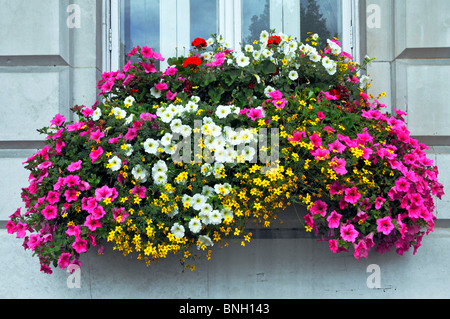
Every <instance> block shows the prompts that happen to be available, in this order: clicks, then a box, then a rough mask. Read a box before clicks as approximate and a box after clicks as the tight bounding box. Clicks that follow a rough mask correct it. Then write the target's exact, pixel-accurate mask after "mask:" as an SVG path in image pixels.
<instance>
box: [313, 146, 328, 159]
mask: <svg viewBox="0 0 450 319" xmlns="http://www.w3.org/2000/svg"><path fill="white" fill-rule="evenodd" d="M329 154H330V151H328V150H325V149H323V148H317V149H315V150H311V155H313V156H314V159H316V160H320V159H325V158H328V155H329Z"/></svg>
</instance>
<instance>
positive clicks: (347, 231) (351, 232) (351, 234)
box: [341, 224, 359, 243]
mask: <svg viewBox="0 0 450 319" xmlns="http://www.w3.org/2000/svg"><path fill="white" fill-rule="evenodd" d="M358 235H359V232H358V231H357V230H356V229H355V226H353V225H352V224H346V225H344V226H342V227H341V237H342V239H343V240H345V241H348V242H351V243H354V242H355V240H356V238H357V237H358Z"/></svg>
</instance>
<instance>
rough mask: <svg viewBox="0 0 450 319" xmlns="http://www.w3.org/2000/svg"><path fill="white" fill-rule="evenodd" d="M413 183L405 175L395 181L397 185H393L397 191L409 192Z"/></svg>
mask: <svg viewBox="0 0 450 319" xmlns="http://www.w3.org/2000/svg"><path fill="white" fill-rule="evenodd" d="M410 186H411V184H410V183H409V182H408V181H407V180H406V179H405V178H403V177H400V178H399V179H397V180H396V181H395V186H394V187H393V188H394V189H395V191H397V192H405V193H406V192H407V191H408V190H409V187H410Z"/></svg>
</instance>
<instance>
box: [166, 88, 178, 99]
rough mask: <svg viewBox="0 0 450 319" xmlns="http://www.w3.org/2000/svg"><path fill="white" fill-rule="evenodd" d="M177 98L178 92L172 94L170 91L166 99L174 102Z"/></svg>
mask: <svg viewBox="0 0 450 319" xmlns="http://www.w3.org/2000/svg"><path fill="white" fill-rule="evenodd" d="M176 97H177V92H172V91H170V90H168V91H167V93H166V99H168V100H171V101H173V100H174V99H175V98H176Z"/></svg>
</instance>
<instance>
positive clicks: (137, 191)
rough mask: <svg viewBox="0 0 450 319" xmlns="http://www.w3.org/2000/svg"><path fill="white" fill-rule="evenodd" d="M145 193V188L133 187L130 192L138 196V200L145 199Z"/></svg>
mask: <svg viewBox="0 0 450 319" xmlns="http://www.w3.org/2000/svg"><path fill="white" fill-rule="evenodd" d="M146 191H147V188H145V187H144V186H137V185H136V186H134V187H133V188H132V190H131V192H132V193H133V194H135V195H138V197H139V198H145V192H146Z"/></svg>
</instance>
